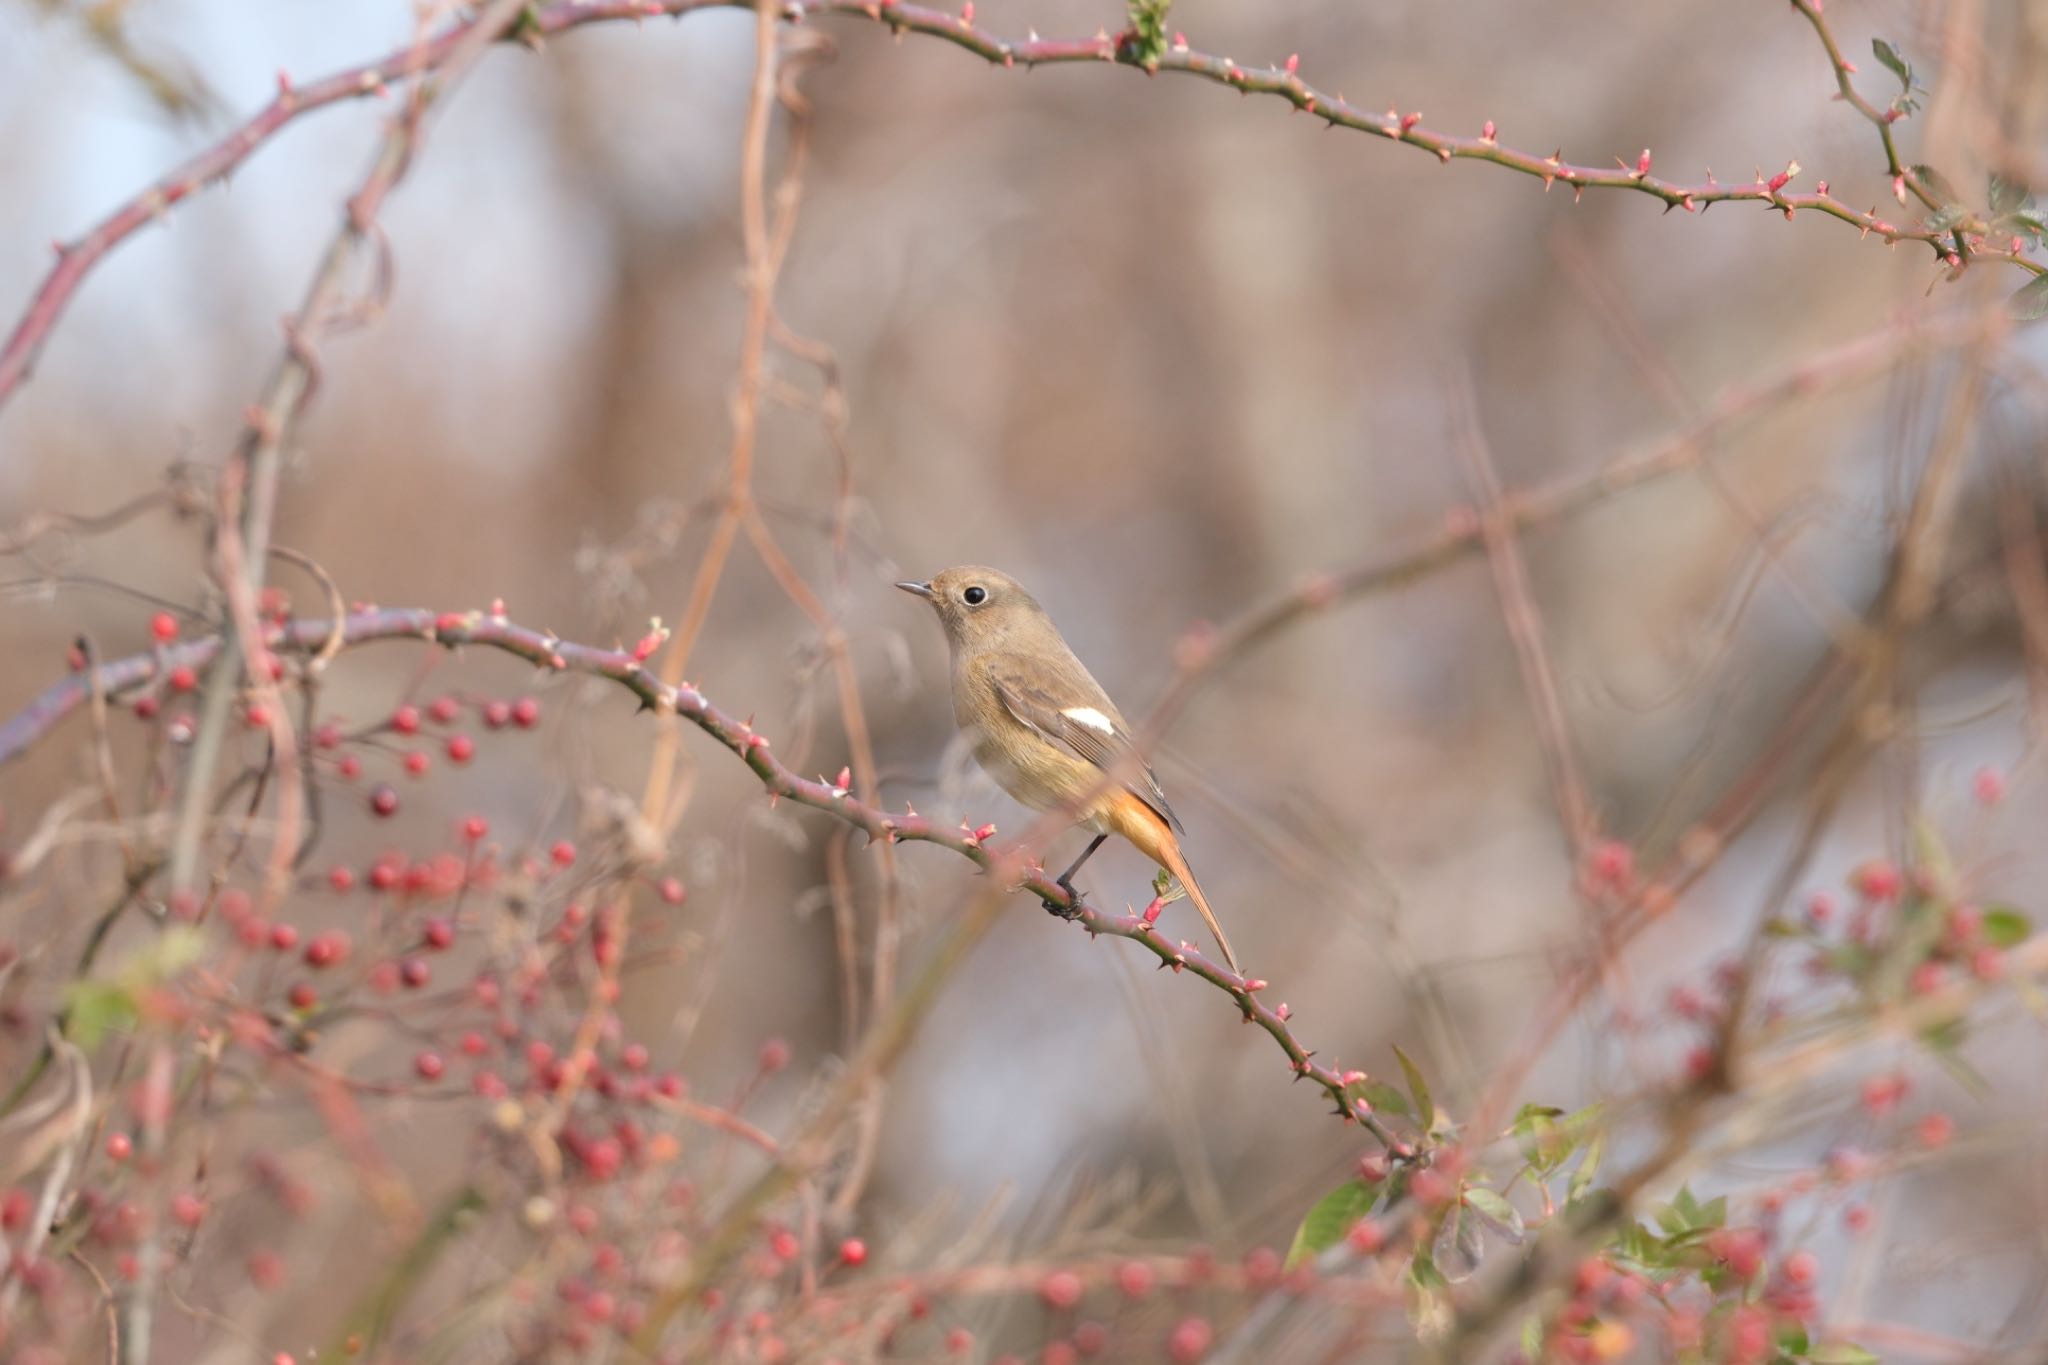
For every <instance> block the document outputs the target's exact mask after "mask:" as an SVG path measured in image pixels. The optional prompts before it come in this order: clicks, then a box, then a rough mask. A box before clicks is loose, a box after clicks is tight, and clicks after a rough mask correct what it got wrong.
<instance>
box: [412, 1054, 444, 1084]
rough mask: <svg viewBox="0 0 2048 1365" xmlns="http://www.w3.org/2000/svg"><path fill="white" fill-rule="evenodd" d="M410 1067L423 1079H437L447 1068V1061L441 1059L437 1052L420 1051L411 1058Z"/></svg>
mask: <svg viewBox="0 0 2048 1365" xmlns="http://www.w3.org/2000/svg"><path fill="white" fill-rule="evenodd" d="M412 1069H413V1071H414V1072H416V1073H417V1074H418V1075H419V1078H420V1079H421V1080H423V1081H438V1080H440V1079H441V1073H442V1072H443V1071H445V1070H446V1069H447V1063H445V1062H443V1061H442V1060H441V1054H440V1053H438V1052H422V1053H421V1054H420V1055H419V1056H417V1057H415V1058H413V1059H412Z"/></svg>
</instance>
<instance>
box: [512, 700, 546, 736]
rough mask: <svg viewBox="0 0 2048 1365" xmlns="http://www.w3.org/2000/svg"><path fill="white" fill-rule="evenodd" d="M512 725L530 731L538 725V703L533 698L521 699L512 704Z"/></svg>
mask: <svg viewBox="0 0 2048 1365" xmlns="http://www.w3.org/2000/svg"><path fill="white" fill-rule="evenodd" d="M512 723H513V724H514V725H517V726H518V727H519V728H520V729H522V730H531V729H532V728H533V727H534V726H536V725H538V724H540V702H539V701H538V700H537V699H535V698H533V697H521V698H520V699H519V700H518V701H516V702H513V703H512Z"/></svg>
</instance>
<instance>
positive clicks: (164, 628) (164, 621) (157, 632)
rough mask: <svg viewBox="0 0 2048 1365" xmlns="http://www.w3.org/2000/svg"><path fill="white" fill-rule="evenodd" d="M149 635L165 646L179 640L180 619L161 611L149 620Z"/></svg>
mask: <svg viewBox="0 0 2048 1365" xmlns="http://www.w3.org/2000/svg"><path fill="white" fill-rule="evenodd" d="M149 633H150V634H151V635H154V636H156V638H157V639H158V640H160V641H162V642H163V643H164V644H169V643H170V642H171V641H173V640H175V639H177V638H178V618H177V617H175V616H173V615H171V614H170V613H169V612H167V611H160V612H158V613H157V614H156V615H154V616H152V617H150V618H149Z"/></svg>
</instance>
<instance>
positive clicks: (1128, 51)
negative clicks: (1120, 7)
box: [1119, 0, 1173, 71]
mask: <svg viewBox="0 0 2048 1365" xmlns="http://www.w3.org/2000/svg"><path fill="white" fill-rule="evenodd" d="M1172 8H1173V0H1129V3H1128V4H1127V5H1126V7H1125V11H1124V14H1125V21H1126V22H1125V29H1124V35H1123V41H1122V42H1121V43H1120V44H1119V47H1120V48H1121V51H1122V55H1123V57H1124V59H1125V60H1126V61H1132V62H1136V63H1137V64H1138V65H1139V66H1142V67H1144V68H1145V69H1146V70H1147V71H1157V70H1158V69H1159V59H1160V58H1161V57H1162V56H1164V55H1166V12H1167V11H1168V10H1170V9H1172Z"/></svg>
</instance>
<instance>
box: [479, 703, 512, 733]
mask: <svg viewBox="0 0 2048 1365" xmlns="http://www.w3.org/2000/svg"><path fill="white" fill-rule="evenodd" d="M511 723H512V703H511V702H509V701H487V702H485V703H484V728H485V729H487V730H502V729H504V728H505V727H506V726H507V725H510V724H511Z"/></svg>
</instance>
